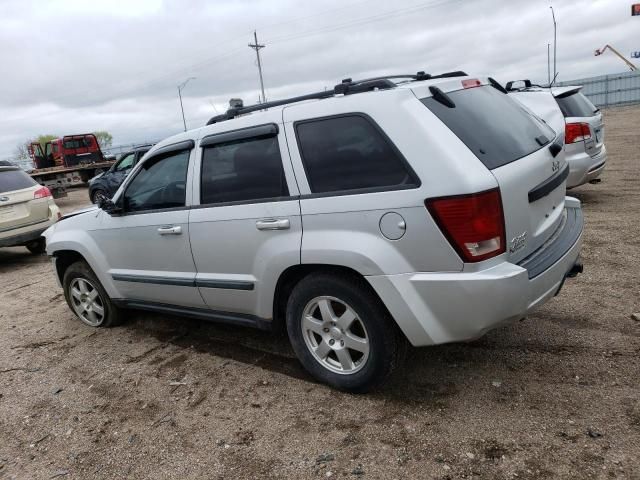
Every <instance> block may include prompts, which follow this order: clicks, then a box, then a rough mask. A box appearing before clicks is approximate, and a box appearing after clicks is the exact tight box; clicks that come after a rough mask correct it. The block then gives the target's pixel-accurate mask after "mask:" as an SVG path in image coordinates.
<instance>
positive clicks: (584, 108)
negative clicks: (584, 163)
mask: <svg viewBox="0 0 640 480" xmlns="http://www.w3.org/2000/svg"><path fill="white" fill-rule="evenodd" d="M554 96H555V98H556V102H558V106H559V107H560V110H562V113H563V115H564V117H565V121H566V123H586V124H588V125H589V130H590V132H591V138H589V139H586V140H585V141H584V145H585V150H586V152H587V153H588V154H589V155H591V156H592V157H595V156H596V155H598V154H599V153H600V151H601V150H602V146H603V145H604V121H603V119H602V112H601V111H600V109H599V108H597V107H596V106H595V105H594V104H593V103H591V101H590V100H589V99H588V98H587V97H586V96H585V95H584V94H583V93H582V92H580V89H579V88H576V89H575V90H568V91H562V92H561V93H556V94H554Z"/></svg>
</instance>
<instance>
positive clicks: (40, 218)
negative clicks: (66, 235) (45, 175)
mask: <svg viewBox="0 0 640 480" xmlns="http://www.w3.org/2000/svg"><path fill="white" fill-rule="evenodd" d="M59 218H60V209H59V208H58V206H57V205H56V204H55V202H54V201H53V196H52V195H51V192H50V191H49V189H48V188H47V187H43V186H42V185H39V184H38V183H37V182H36V181H35V180H34V179H33V178H31V177H30V176H29V175H27V174H26V173H25V172H24V171H23V170H22V169H20V168H19V167H16V166H14V165H12V164H10V163H9V162H0V247H13V246H18V245H24V246H25V247H27V248H28V249H29V251H30V252H31V253H34V254H40V253H44V251H45V240H44V237H42V236H41V235H42V232H44V231H45V230H46V229H47V228H49V227H50V226H51V225H53V224H54V223H55V222H57V221H58V219H59Z"/></svg>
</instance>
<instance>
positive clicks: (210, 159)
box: [200, 136, 289, 205]
mask: <svg viewBox="0 0 640 480" xmlns="http://www.w3.org/2000/svg"><path fill="white" fill-rule="evenodd" d="M200 182H201V183H200V203H201V204H203V205H206V204H213V203H227V202H249V201H256V200H267V199H274V198H279V197H286V196H288V195H289V190H288V188H287V182H286V179H285V176H284V170H283V169H282V159H281V157H280V147H279V146H278V137H276V136H272V137H268V138H249V139H243V140H237V141H233V142H226V143H219V144H216V145H212V146H209V147H205V148H204V152H203V155H202V174H201V178H200Z"/></svg>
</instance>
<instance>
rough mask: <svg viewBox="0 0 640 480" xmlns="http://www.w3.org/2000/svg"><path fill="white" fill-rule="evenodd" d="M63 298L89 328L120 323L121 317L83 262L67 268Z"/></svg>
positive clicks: (63, 282) (63, 285)
mask: <svg viewBox="0 0 640 480" xmlns="http://www.w3.org/2000/svg"><path fill="white" fill-rule="evenodd" d="M62 287H63V289H64V297H65V299H66V300H67V304H68V305H69V307H70V308H71V310H72V311H73V313H75V314H76V316H77V317H78V318H79V319H80V320H81V321H82V322H83V323H86V324H87V325H89V326H90V327H113V326H115V325H118V324H120V323H121V320H122V315H121V311H120V309H119V308H118V307H116V306H115V305H114V304H113V303H112V302H111V299H110V298H109V295H107V292H106V291H105V290H104V288H103V287H102V284H101V283H100V281H99V280H98V278H97V277H96V275H95V274H94V273H93V271H92V270H91V268H90V267H89V265H87V264H86V263H85V262H84V261H79V262H75V263H73V264H72V265H70V266H69V268H67V271H66V272H65V273H64V278H63V280H62Z"/></svg>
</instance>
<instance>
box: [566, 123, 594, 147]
mask: <svg viewBox="0 0 640 480" xmlns="http://www.w3.org/2000/svg"><path fill="white" fill-rule="evenodd" d="M590 138H591V130H590V129H589V124H588V123H567V125H566V126H565V128H564V143H576V142H581V141H582V140H589V139H590Z"/></svg>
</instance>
